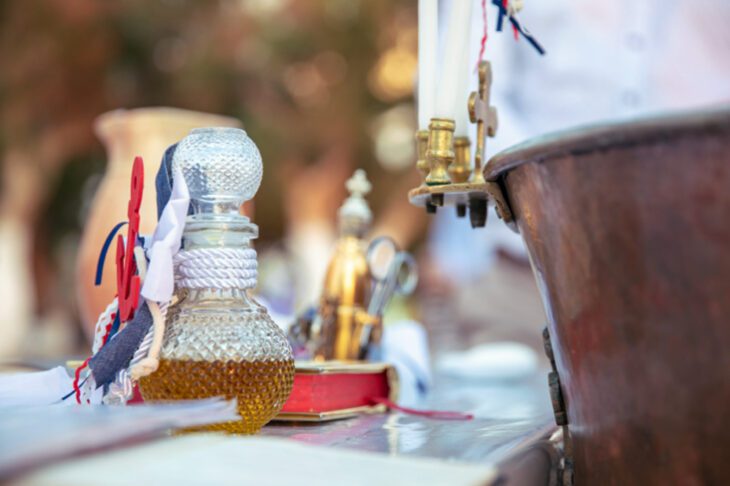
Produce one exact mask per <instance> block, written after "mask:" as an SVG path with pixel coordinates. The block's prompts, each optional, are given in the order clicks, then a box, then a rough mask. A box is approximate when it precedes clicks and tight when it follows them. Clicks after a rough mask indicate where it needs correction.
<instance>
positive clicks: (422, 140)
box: [416, 130, 431, 180]
mask: <svg viewBox="0 0 730 486" xmlns="http://www.w3.org/2000/svg"><path fill="white" fill-rule="evenodd" d="M426 149H428V130H418V131H417V132H416V154H417V156H418V160H417V161H416V168H417V169H418V170H419V171H421V174H423V178H424V180H425V179H426V178H427V177H428V173H429V172H431V164H429V163H428V159H427V158H426Z"/></svg>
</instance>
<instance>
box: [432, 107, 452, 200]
mask: <svg viewBox="0 0 730 486" xmlns="http://www.w3.org/2000/svg"><path fill="white" fill-rule="evenodd" d="M454 128H455V123H454V120H449V119H446V118H432V119H431V123H430V124H429V125H428V132H429V133H428V148H427V149H426V158H427V159H428V162H429V164H430V166H431V171H430V172H429V173H428V177H426V185H429V186H439V185H443V184H449V183H450V182H451V179H449V173H448V171H447V170H446V169H447V167H448V166H449V165H451V163H452V162H453V161H454V157H455V155H454Z"/></svg>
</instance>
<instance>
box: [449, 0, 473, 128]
mask: <svg viewBox="0 0 730 486" xmlns="http://www.w3.org/2000/svg"><path fill="white" fill-rule="evenodd" d="M459 1H465V0H459ZM471 24H472V22H471V21H470V22H468V25H467V26H466V30H467V31H468V33H467V39H471ZM470 47H471V46H470V45H469V44H468V43H467V46H466V49H464V50H463V51H461V59H460V60H459V65H458V66H457V70H458V75H459V76H458V78H457V83H458V84H457V85H456V100H455V103H456V106H455V108H454V110H455V116H454V121H455V122H456V130H454V135H455V136H457V137H467V136H469V133H470V128H471V121H470V120H469V95H470V94H471V93H470V89H469V87H470V85H471V82H470V81H471V78H472V76H476V73H475V72H474V63H473V62H472V61H473V59H472V57H471V54H472V50H471V49H470Z"/></svg>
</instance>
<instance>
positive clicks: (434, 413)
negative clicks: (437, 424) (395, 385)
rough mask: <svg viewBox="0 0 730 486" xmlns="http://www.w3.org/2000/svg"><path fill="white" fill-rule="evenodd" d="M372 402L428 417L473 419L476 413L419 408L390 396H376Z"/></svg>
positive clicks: (409, 413)
mask: <svg viewBox="0 0 730 486" xmlns="http://www.w3.org/2000/svg"><path fill="white" fill-rule="evenodd" d="M372 402H373V403H375V404H378V405H385V406H386V407H388V408H389V409H391V410H397V411H399V412H403V413H407V414H408V415H417V416H419V417H428V418H432V419H439V420H472V419H473V418H474V415H472V414H470V413H463V412H452V411H448V410H417V409H415V408H408V407H403V406H401V405H398V404H397V403H395V402H394V401H392V400H390V399H388V398H374V399H372Z"/></svg>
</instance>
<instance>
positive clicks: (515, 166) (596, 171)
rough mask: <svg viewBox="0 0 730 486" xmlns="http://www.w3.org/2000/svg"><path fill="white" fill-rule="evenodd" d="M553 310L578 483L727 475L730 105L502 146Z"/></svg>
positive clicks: (701, 480) (503, 174) (503, 172)
mask: <svg viewBox="0 0 730 486" xmlns="http://www.w3.org/2000/svg"><path fill="white" fill-rule="evenodd" d="M484 174H485V177H486V178H487V179H488V180H492V181H497V182H499V185H500V186H501V188H502V191H503V192H504V194H505V195H506V197H507V200H508V204H509V206H510V208H511V210H512V212H513V215H514V218H515V220H516V223H517V227H518V229H519V231H520V233H521V234H522V236H523V238H524V240H525V243H526V245H527V249H528V252H529V255H530V259H531V262H532V267H533V270H534V273H535V277H536V279H537V283H538V287H539V288H540V291H541V293H542V299H543V303H544V306H545V311H546V314H547V318H548V328H549V330H550V335H551V341H552V347H553V349H554V352H555V364H556V368H557V372H558V375H559V378H560V389H561V391H562V399H563V402H564V404H565V410H566V412H567V427H568V431H569V435H570V441H571V442H572V444H569V446H570V445H572V451H570V450H569V451H568V452H569V455H570V456H571V459H572V461H573V463H574V479H575V483H576V484H579V485H580V484H589V485H600V484H620V485H626V484H730V109H722V110H717V111H711V112H695V113H685V114H679V115H671V116H664V117H660V118H654V119H646V120H640V121H633V122H628V123H618V124H607V125H603V126H596V127H588V128H583V129H579V130H574V131H568V132H563V133H558V134H555V135H551V136H547V137H543V138H538V139H536V140H533V141H530V142H527V143H525V144H522V145H519V146H516V147H514V148H512V149H509V150H507V151H505V152H502V153H501V154H499V155H497V156H495V157H494V158H493V159H492V160H491V161H490V162H489V164H488V165H487V166H486V167H485V171H484Z"/></svg>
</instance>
